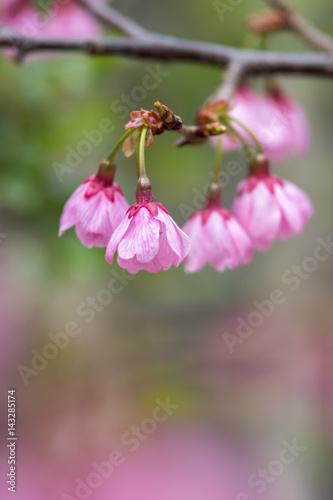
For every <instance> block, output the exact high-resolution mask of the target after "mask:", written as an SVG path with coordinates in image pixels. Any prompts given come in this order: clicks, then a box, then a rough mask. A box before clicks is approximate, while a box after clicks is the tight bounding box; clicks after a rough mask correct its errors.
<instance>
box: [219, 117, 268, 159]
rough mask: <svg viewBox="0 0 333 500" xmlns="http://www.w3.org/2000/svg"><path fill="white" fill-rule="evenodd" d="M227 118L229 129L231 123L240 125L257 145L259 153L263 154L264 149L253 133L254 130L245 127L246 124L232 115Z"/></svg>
mask: <svg viewBox="0 0 333 500" xmlns="http://www.w3.org/2000/svg"><path fill="white" fill-rule="evenodd" d="M226 118H227V121H228V122H229V127H231V124H230V121H233V122H235V123H238V125H239V126H240V127H242V128H243V129H244V130H245V131H246V132H247V133H248V134H249V136H250V137H251V138H252V139H253V142H254V143H255V145H256V148H257V152H258V153H263V149H262V146H261V144H260V142H259V140H258V139H257V137H256V135H255V134H254V133H253V132H252V130H251V129H249V127H248V126H247V125H245V123H243V122H241V121H240V120H238V118H234V117H233V116H230V115H228V116H227V117H226Z"/></svg>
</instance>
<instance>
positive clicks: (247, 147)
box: [223, 117, 255, 166]
mask: <svg viewBox="0 0 333 500" xmlns="http://www.w3.org/2000/svg"><path fill="white" fill-rule="evenodd" d="M223 122H224V123H225V125H227V126H228V127H229V129H230V130H231V131H232V132H233V133H234V134H235V135H236V136H237V137H238V139H239V140H240V142H241V143H242V146H243V148H244V151H245V153H246V154H247V157H248V159H249V162H250V166H251V165H252V164H253V163H254V161H255V154H253V150H252V148H251V146H250V144H249V143H248V142H247V141H246V140H245V139H244V137H243V136H242V134H240V133H239V132H238V130H237V129H236V128H235V127H234V126H233V125H231V123H230V121H229V120H228V119H227V117H225V118H224V119H223Z"/></svg>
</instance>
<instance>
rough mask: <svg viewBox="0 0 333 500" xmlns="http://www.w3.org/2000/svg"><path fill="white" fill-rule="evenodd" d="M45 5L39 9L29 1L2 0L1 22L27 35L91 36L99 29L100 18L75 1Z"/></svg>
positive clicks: (69, 0)
mask: <svg viewBox="0 0 333 500" xmlns="http://www.w3.org/2000/svg"><path fill="white" fill-rule="evenodd" d="M99 1H104V0H99ZM43 6H44V8H42V7H41V8H40V9H36V7H35V5H34V2H32V1H29V0H5V1H4V0H2V5H0V22H1V24H3V25H4V26H6V27H8V28H12V29H14V30H15V31H18V32H19V33H22V34H23V35H25V36H27V37H34V36H44V37H45V36H46V37H61V36H64V37H69V38H87V37H89V36H93V35H96V34H97V33H98V32H99V29H100V25H99V23H98V22H97V21H96V19H94V18H93V16H91V15H90V14H89V13H88V12H86V11H85V10H84V9H83V8H82V7H80V6H79V5H77V4H76V3H75V2H73V1H71V0H67V1H62V2H51V4H50V5H48V4H47V2H44V3H43Z"/></svg>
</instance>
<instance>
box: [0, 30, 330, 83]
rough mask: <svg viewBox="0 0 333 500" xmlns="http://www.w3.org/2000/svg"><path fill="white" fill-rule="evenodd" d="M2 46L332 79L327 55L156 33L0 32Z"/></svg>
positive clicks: (28, 50)
mask: <svg viewBox="0 0 333 500" xmlns="http://www.w3.org/2000/svg"><path fill="white" fill-rule="evenodd" d="M1 46H2V47H16V48H17V49H18V50H19V51H21V53H24V54H29V53H31V52H35V51H44V52H45V51H68V52H84V53H87V54H90V55H95V56H97V55H99V56H102V55H118V56H125V57H131V58H146V59H155V60H167V61H197V62H205V63H209V64H212V65H215V66H219V67H225V66H227V65H228V64H229V63H230V62H233V63H239V64H240V65H242V66H243V67H244V74H246V75H259V74H276V73H285V74H287V73H288V74H307V75H322V76H324V75H328V76H333V64H332V59H331V57H330V55H329V54H327V53H304V54H303V53H285V52H268V51H267V52H262V51H251V50H243V49H236V48H233V47H227V46H225V45H218V44H213V43H207V42H196V41H191V40H183V39H180V38H175V37H169V36H164V35H157V34H149V35H147V36H142V37H140V38H127V37H121V38H114V37H97V38H95V39H93V40H73V39H63V38H61V39H58V38H42V37H38V38H37V37H36V38H26V37H24V36H23V35H17V34H15V35H14V34H12V33H8V31H5V32H2V31H1V30H0V47H1Z"/></svg>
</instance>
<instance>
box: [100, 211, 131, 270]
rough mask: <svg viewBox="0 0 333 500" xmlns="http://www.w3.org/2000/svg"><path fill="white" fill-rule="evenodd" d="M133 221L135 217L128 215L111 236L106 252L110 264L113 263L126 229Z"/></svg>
mask: <svg viewBox="0 0 333 500" xmlns="http://www.w3.org/2000/svg"><path fill="white" fill-rule="evenodd" d="M131 223H133V217H131V218H129V217H128V215H126V216H125V217H124V219H123V220H122V221H121V223H120V224H119V226H118V227H117V229H116V230H115V231H114V233H113V235H112V236H111V238H110V241H109V243H108V246H107V248H106V252H105V259H106V261H107V262H108V263H109V264H112V262H113V257H114V254H115V253H116V251H117V247H118V245H119V243H120V242H121V240H122V239H123V237H124V235H125V234H126V231H127V230H128V228H129V226H130V224H131Z"/></svg>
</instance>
